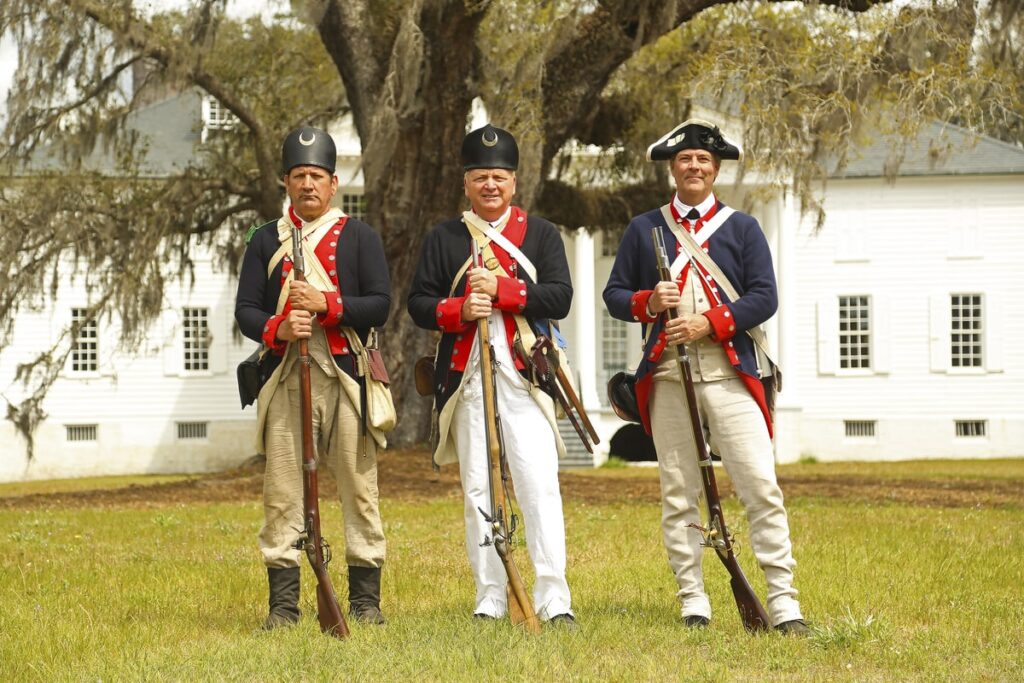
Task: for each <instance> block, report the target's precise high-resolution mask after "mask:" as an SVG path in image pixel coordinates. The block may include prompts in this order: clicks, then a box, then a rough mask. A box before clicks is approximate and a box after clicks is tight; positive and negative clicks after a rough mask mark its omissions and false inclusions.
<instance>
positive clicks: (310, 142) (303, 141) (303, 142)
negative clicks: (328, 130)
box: [299, 133, 316, 147]
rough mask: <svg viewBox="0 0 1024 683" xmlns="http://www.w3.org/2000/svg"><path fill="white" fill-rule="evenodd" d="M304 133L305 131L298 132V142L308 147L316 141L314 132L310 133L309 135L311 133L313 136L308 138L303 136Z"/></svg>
mask: <svg viewBox="0 0 1024 683" xmlns="http://www.w3.org/2000/svg"><path fill="white" fill-rule="evenodd" d="M305 135H306V134H305V133H299V144H300V145H305V146H306V147H309V146H310V145H312V144H313V143H314V142H315V141H316V133H310V135H312V136H313V137H311V138H310V139H308V140H307V139H306V138H305Z"/></svg>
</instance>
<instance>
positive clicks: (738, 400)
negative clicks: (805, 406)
mask: <svg viewBox="0 0 1024 683" xmlns="http://www.w3.org/2000/svg"><path fill="white" fill-rule="evenodd" d="M694 389H695V390H696V394H697V404H698V408H699V410H700V414H701V420H702V422H703V424H704V428H705V430H706V431H708V432H710V434H711V443H710V445H711V447H712V448H713V449H714V451H715V452H716V453H718V454H719V455H720V456H721V457H722V464H723V465H724V466H725V469H726V471H727V472H728V473H729V478H730V479H731V480H732V483H733V486H734V487H735V488H736V494H737V496H738V497H739V499H740V502H741V503H742V504H743V508H744V510H745V511H746V515H747V523H748V524H749V525H750V546H751V547H752V548H753V550H754V555H755V556H756V557H757V561H758V564H760V566H761V569H762V570H764V573H765V578H766V580H767V582H768V605H767V607H768V613H769V616H770V618H771V620H772V623H773V624H778V623H781V622H783V621H789V620H791V619H800V618H801V614H800V605H799V603H798V602H797V601H796V590H795V589H794V588H793V568H794V566H796V562H795V561H794V560H793V553H792V548H791V545H790V540H789V522H788V519H787V517H786V509H785V508H784V507H783V504H782V491H781V490H780V489H779V485H778V483H777V481H776V478H775V458H774V454H773V453H772V443H771V439H770V438H769V436H768V428H767V426H766V425H765V422H764V417H763V416H762V414H761V410H760V408H758V406H757V403H756V402H755V401H754V399H753V398H752V397H751V396H750V393H749V392H748V391H747V389H746V387H745V386H744V384H743V381H742V380H740V379H739V378H733V379H726V380H721V381H716V382H695V383H694ZM650 406H651V431H652V432H653V433H654V445H655V449H656V450H657V452H658V469H659V471H660V474H661V500H662V518H661V528H662V534H663V537H664V540H665V548H666V550H668V561H669V565H670V566H671V567H672V572H673V573H674V574H675V577H676V582H677V583H678V585H679V594H678V595H679V599H680V602H681V603H682V613H683V616H690V615H699V616H704V617H710V616H711V604H710V602H709V601H708V597H707V594H706V593H705V591H704V579H703V574H702V572H701V558H702V550H703V548H702V547H701V540H702V536H701V533H700V531H698V530H696V529H693V528H688V527H687V524H691V523H699V522H700V520H701V512H700V509H699V508H698V503H699V501H700V496H701V493H702V487H701V477H700V472H699V471H698V466H697V456H696V448H695V445H694V441H693V430H692V427H691V424H690V417H689V411H688V409H687V407H686V398H685V396H684V394H683V389H682V385H681V384H680V383H679V382H678V381H675V382H671V381H662V382H654V387H653V389H652V390H651V399H650ZM726 521H727V522H729V519H728V518H726ZM729 526H730V528H731V529H735V527H736V523H735V520H733V521H732V522H730V524H729ZM727 577H728V575H727V574H726V573H725V570H724V569H722V572H721V580H722V581H727V580H728V578H727Z"/></svg>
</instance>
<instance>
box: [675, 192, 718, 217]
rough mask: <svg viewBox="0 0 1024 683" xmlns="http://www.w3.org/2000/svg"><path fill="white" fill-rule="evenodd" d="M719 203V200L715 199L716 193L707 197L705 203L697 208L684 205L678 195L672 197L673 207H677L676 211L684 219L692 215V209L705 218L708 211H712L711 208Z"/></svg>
mask: <svg viewBox="0 0 1024 683" xmlns="http://www.w3.org/2000/svg"><path fill="white" fill-rule="evenodd" d="M717 202H718V200H717V199H716V198H715V193H714V192H712V193H711V194H709V195H708V196H707V197H705V198H704V201H702V202H701V203H700V204H698V205H697V206H690V205H689V204H684V203H683V202H682V201H681V200H680V199H679V195H678V194H675V195H673V196H672V205H673V206H674V207H676V211H678V212H679V215H680V216H683V217H684V218H685V217H686V214H688V213H690V209H697V213H699V214H700V215H701V216H703V215H704V214H706V213H707V212H708V211H710V210H711V207H713V206H714V205H715V204H716V203H717Z"/></svg>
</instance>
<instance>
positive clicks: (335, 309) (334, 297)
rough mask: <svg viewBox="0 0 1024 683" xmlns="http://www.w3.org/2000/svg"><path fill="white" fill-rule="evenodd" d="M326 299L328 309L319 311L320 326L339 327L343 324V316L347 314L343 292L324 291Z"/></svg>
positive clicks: (317, 317)
mask: <svg viewBox="0 0 1024 683" xmlns="http://www.w3.org/2000/svg"><path fill="white" fill-rule="evenodd" d="M323 294H324V301H326V302H327V310H326V311H324V312H323V313H317V314H316V319H317V321H318V322H319V323H320V327H325V328H326V327H337V326H338V325H340V324H341V317H342V316H343V315H345V304H344V303H342V300H341V294H338V292H336V291H335V292H324V293H323Z"/></svg>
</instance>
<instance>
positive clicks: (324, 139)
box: [281, 126, 338, 175]
mask: <svg viewBox="0 0 1024 683" xmlns="http://www.w3.org/2000/svg"><path fill="white" fill-rule="evenodd" d="M337 163H338V152H337V149H336V148H335V147H334V140H333V139H331V136H330V134H328V132H327V131H325V130H320V129H319V128H313V127H312V126H302V127H301V128H296V129H295V130H293V131H292V132H291V133H288V137H286V138H285V139H284V145H282V146H281V165H282V166H283V168H284V172H285V173H288V172H289V171H291V170H292V169H293V168H295V167H296V166H319V167H320V168H323V169H326V170H327V171H328V172H330V174H331V175H334V166H335V164H337Z"/></svg>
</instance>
